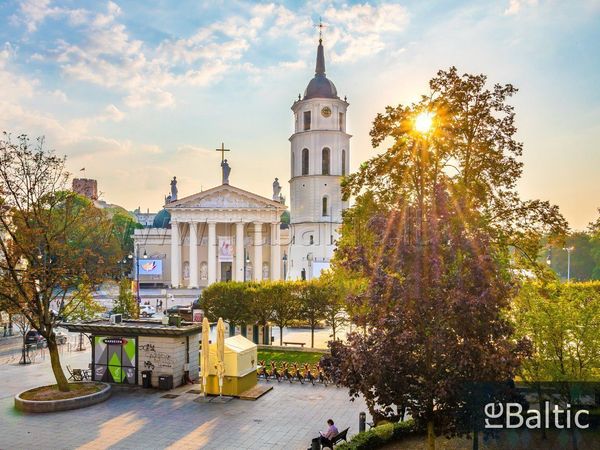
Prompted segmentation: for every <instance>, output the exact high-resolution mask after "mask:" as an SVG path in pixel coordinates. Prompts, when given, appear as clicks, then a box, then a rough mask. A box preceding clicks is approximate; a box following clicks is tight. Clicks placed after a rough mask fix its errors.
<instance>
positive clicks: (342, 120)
mask: <svg viewBox="0 0 600 450" xmlns="http://www.w3.org/2000/svg"><path fill="white" fill-rule="evenodd" d="M339 125H340V131H344V113H340V123H339Z"/></svg>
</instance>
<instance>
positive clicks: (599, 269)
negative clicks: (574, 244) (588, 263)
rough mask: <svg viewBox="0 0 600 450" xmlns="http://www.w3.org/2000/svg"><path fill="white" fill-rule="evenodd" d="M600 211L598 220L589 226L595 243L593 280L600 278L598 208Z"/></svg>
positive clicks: (593, 250) (599, 222) (599, 223)
mask: <svg viewBox="0 0 600 450" xmlns="http://www.w3.org/2000/svg"><path fill="white" fill-rule="evenodd" d="M598 213H599V215H598V218H597V219H596V221H595V222H592V223H590V225H589V227H588V229H589V233H590V235H591V242H592V244H593V249H592V251H591V253H592V257H593V258H594V262H595V267H594V270H593V271H592V276H591V278H592V279H593V280H600V208H598Z"/></svg>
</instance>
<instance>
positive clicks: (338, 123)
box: [134, 39, 351, 289]
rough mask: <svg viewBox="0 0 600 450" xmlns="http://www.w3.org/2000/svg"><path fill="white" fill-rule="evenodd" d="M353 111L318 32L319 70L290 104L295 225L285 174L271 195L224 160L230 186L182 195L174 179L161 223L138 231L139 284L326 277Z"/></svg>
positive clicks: (197, 284) (225, 178)
mask: <svg viewBox="0 0 600 450" xmlns="http://www.w3.org/2000/svg"><path fill="white" fill-rule="evenodd" d="M347 109H348V103H347V101H346V99H340V97H339V96H338V94H337V90H336V87H335V85H334V84H333V82H331V81H330V80H329V79H328V78H327V77H326V75H325V57H324V51H323V44H322V41H321V39H319V45H318V48H317V59H316V68H315V76H314V78H312V79H311V80H310V82H309V83H308V86H307V88H306V90H305V92H304V96H303V97H300V96H299V98H298V100H297V101H295V102H294V104H293V105H292V111H293V113H294V133H293V134H292V136H291V137H290V144H291V150H290V159H291V173H290V180H289V183H290V203H291V204H290V206H291V211H290V214H289V215H288V216H289V217H290V220H289V224H288V223H285V222H284V223H282V216H283V217H284V218H285V217H286V214H287V212H286V209H287V208H286V206H285V204H284V199H283V197H282V196H281V194H280V191H281V187H280V185H279V182H278V179H277V178H276V179H275V182H274V183H273V197H272V198H270V199H269V198H265V197H262V196H260V195H257V194H253V193H251V192H248V191H246V190H243V189H240V188H238V187H235V186H232V185H231V184H230V183H229V174H230V171H231V168H230V167H229V164H228V163H227V160H225V159H223V160H222V162H221V168H222V171H223V180H222V184H221V185H220V186H216V187H214V188H212V189H209V190H207V191H203V192H200V193H197V194H193V195H190V196H187V197H184V198H181V199H180V198H178V192H177V181H176V179H175V178H173V181H172V182H171V195H169V196H168V197H167V198H166V199H165V206H164V209H163V210H162V211H160V212H159V213H158V214H157V215H156V217H155V219H154V224H153V225H154V226H153V227H149V228H144V229H139V230H135V234H134V245H135V249H136V258H135V260H136V261H137V263H136V264H137V266H135V270H136V278H137V279H138V280H139V282H140V285H141V286H142V287H151V286H153V287H170V288H173V289H181V288H184V289H196V288H202V287H205V286H208V285H209V284H211V283H214V282H216V281H229V280H235V281H249V280H264V279H270V280H280V279H311V278H314V277H318V276H319V274H320V272H321V270H323V269H326V268H327V267H329V263H330V260H331V257H332V256H333V252H334V249H335V242H336V241H337V239H338V237H339V229H340V226H341V222H342V211H343V210H344V209H345V208H347V207H348V203H347V202H345V201H343V200H342V195H341V187H340V182H341V179H342V177H343V176H344V175H346V174H347V171H348V167H349V161H350V137H351V136H350V135H349V134H348V133H347V132H346V112H347ZM222 148H223V152H224V151H225V150H224V147H222ZM286 222H287V221H286Z"/></svg>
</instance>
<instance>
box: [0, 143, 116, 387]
mask: <svg viewBox="0 0 600 450" xmlns="http://www.w3.org/2000/svg"><path fill="white" fill-rule="evenodd" d="M64 165H65V159H64V158H60V157H57V156H56V155H55V154H54V153H53V152H52V151H48V150H46V149H45V148H44V147H43V139H38V143H37V145H36V146H35V147H34V148H32V146H31V144H30V141H29V139H28V138H27V136H24V135H23V136H19V138H18V140H17V142H16V143H13V142H12V141H11V138H10V136H9V135H7V134H5V135H4V139H3V140H0V203H1V205H0V206H1V207H2V209H3V213H2V214H0V255H1V257H0V298H2V299H3V300H5V301H7V302H8V303H9V304H10V305H11V307H12V308H14V309H15V310H17V311H19V313H20V314H22V315H24V316H25V317H26V318H27V320H28V321H29V323H30V324H31V326H32V328H34V329H36V330H38V331H39V333H40V334H41V335H42V336H43V337H44V338H45V339H46V341H47V343H48V350H49V353H50V360H51V364H52V370H53V373H54V376H55V378H56V382H57V384H58V388H59V389H60V390H61V391H68V390H69V384H68V381H67V378H66V377H65V375H64V373H63V370H62V368H61V365H60V357H59V353H58V345H57V342H56V337H55V333H54V328H55V326H56V323H57V317H56V315H54V314H52V311H51V310H52V308H53V306H58V313H59V314H58V316H60V314H61V312H62V311H63V309H64V307H65V299H67V297H68V294H69V292H70V291H72V290H73V289H76V288H77V286H79V285H80V284H81V282H82V278H83V277H84V276H85V277H87V279H88V280H89V283H90V285H91V286H95V285H97V284H99V283H100V282H102V281H103V280H104V279H105V278H106V277H107V276H109V275H110V274H111V273H112V271H113V270H114V269H115V267H116V261H117V260H118V259H119V258H120V257H121V254H120V253H119V248H118V243H117V242H116V241H115V240H114V239H113V234H112V224H111V222H110V220H107V218H106V216H105V215H104V214H103V212H102V211H101V210H99V209H98V208H96V207H94V206H93V205H92V204H91V202H88V201H85V200H83V199H82V198H81V197H79V196H77V195H76V194H75V193H73V192H69V191H67V190H66V189H65V186H66V182H67V180H68V173H67V172H66V171H65V167H64Z"/></svg>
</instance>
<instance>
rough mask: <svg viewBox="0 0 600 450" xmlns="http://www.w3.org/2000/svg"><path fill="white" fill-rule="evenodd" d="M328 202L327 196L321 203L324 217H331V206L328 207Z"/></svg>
mask: <svg viewBox="0 0 600 450" xmlns="http://www.w3.org/2000/svg"><path fill="white" fill-rule="evenodd" d="M328 203H329V202H328V201H327V196H325V197H323V200H322V201H321V207H322V214H321V215H322V216H328V215H329V205H328Z"/></svg>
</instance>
